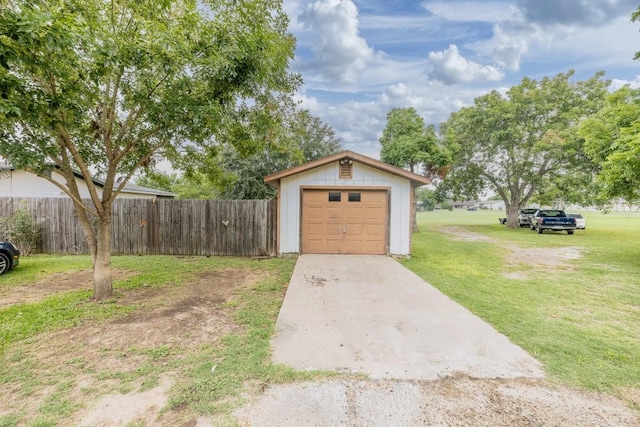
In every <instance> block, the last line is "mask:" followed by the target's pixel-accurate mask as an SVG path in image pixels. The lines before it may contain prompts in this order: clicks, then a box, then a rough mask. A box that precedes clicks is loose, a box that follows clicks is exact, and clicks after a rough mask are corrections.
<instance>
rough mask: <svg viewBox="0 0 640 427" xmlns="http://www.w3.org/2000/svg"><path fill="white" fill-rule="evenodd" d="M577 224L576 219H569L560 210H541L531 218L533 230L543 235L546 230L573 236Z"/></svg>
mask: <svg viewBox="0 0 640 427" xmlns="http://www.w3.org/2000/svg"><path fill="white" fill-rule="evenodd" d="M576 227H577V223H576V219H575V218H570V217H568V216H567V215H566V214H565V213H564V211H562V210H559V209H539V210H537V211H536V213H535V214H533V216H532V217H531V229H532V230H534V231H536V230H537V231H538V234H542V233H543V232H544V230H551V231H566V232H567V234H573V232H574V231H575V230H576Z"/></svg>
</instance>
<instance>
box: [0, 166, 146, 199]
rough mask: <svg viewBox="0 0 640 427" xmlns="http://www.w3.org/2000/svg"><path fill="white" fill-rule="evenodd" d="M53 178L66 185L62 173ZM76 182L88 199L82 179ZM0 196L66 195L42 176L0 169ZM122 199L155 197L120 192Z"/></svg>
mask: <svg viewBox="0 0 640 427" xmlns="http://www.w3.org/2000/svg"><path fill="white" fill-rule="evenodd" d="M52 176H53V178H54V179H55V180H56V181H57V182H59V183H61V184H63V185H66V182H65V180H64V178H63V177H62V175H60V174H59V173H56V172H53V175H52ZM76 182H77V183H78V189H79V190H80V196H81V197H82V198H83V199H88V198H90V197H91V196H90V195H89V189H88V188H87V184H86V183H85V182H84V180H82V179H76ZM97 191H98V196H99V197H102V188H101V187H98V188H97ZM0 197H21V198H32V197H34V198H36V197H68V196H67V195H66V193H64V192H63V191H62V190H61V189H60V188H58V187H56V186H55V185H53V184H52V183H50V182H49V181H47V180H46V179H44V178H40V177H39V176H37V175H35V174H32V173H30V172H26V171H24V170H7V169H5V170H0ZM118 197H120V198H124V199H134V198H135V199H147V198H153V197H155V196H154V195H153V194H142V193H129V192H124V191H123V192H122V193H120V195H119V196H118Z"/></svg>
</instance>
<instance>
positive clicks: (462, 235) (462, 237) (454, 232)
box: [439, 226, 491, 242]
mask: <svg viewBox="0 0 640 427" xmlns="http://www.w3.org/2000/svg"><path fill="white" fill-rule="evenodd" d="M439 231H441V232H442V233H445V234H449V235H451V236H453V240H458V241H463V242H490V241H491V238H490V237H487V236H485V235H483V234H480V233H475V232H473V231H469V230H465V229H464V228H462V227H456V226H451V227H441V228H439Z"/></svg>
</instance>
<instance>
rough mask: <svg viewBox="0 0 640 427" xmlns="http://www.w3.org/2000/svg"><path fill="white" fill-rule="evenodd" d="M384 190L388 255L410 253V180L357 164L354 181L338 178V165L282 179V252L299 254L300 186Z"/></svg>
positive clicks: (325, 166)
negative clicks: (387, 205) (386, 195)
mask: <svg viewBox="0 0 640 427" xmlns="http://www.w3.org/2000/svg"><path fill="white" fill-rule="evenodd" d="M304 186H317V187H331V186H340V187H349V186H351V187H358V188H367V187H385V188H388V189H389V195H390V204H391V205H390V217H389V228H390V230H389V252H390V253H391V254H393V255H408V254H409V253H410V251H411V229H410V228H411V226H410V220H411V183H410V181H409V180H408V179H405V178H401V177H398V176H396V175H392V174H389V173H387V172H383V171H381V170H378V169H375V168H372V167H369V166H366V165H363V164H360V163H357V162H354V163H353V178H352V179H339V178H338V162H337V161H336V162H334V163H331V164H327V165H324V166H319V167H317V168H314V169H311V170H308V171H304V172H300V173H298V174H295V175H290V176H288V177H284V178H282V179H281V180H280V191H279V195H278V197H279V198H280V218H279V229H280V236H279V237H280V240H279V242H280V253H282V254H286V253H299V252H300V193H301V190H300V187H304Z"/></svg>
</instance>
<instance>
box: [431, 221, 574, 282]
mask: <svg viewBox="0 0 640 427" xmlns="http://www.w3.org/2000/svg"><path fill="white" fill-rule="evenodd" d="M439 230H440V231H441V232H443V233H445V234H449V235H451V236H452V237H453V240H457V241H464V242H492V241H494V240H493V239H491V238H490V237H487V236H485V235H483V234H480V233H475V232H473V231H468V230H465V229H464V228H463V227H456V226H451V227H442V228H440V229H439ZM505 248H506V249H507V250H508V251H509V253H508V255H507V256H506V257H505V265H506V266H507V267H510V268H512V269H513V271H508V272H505V273H503V276H504V277H506V278H508V279H513V280H524V279H526V278H527V277H528V276H527V272H528V271H531V270H540V269H542V270H557V269H571V268H572V267H571V265H570V264H569V262H568V261H571V260H576V259H580V258H581V257H582V251H583V249H582V248H580V247H577V246H567V247H561V248H521V247H519V246H515V245H507V246H505Z"/></svg>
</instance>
